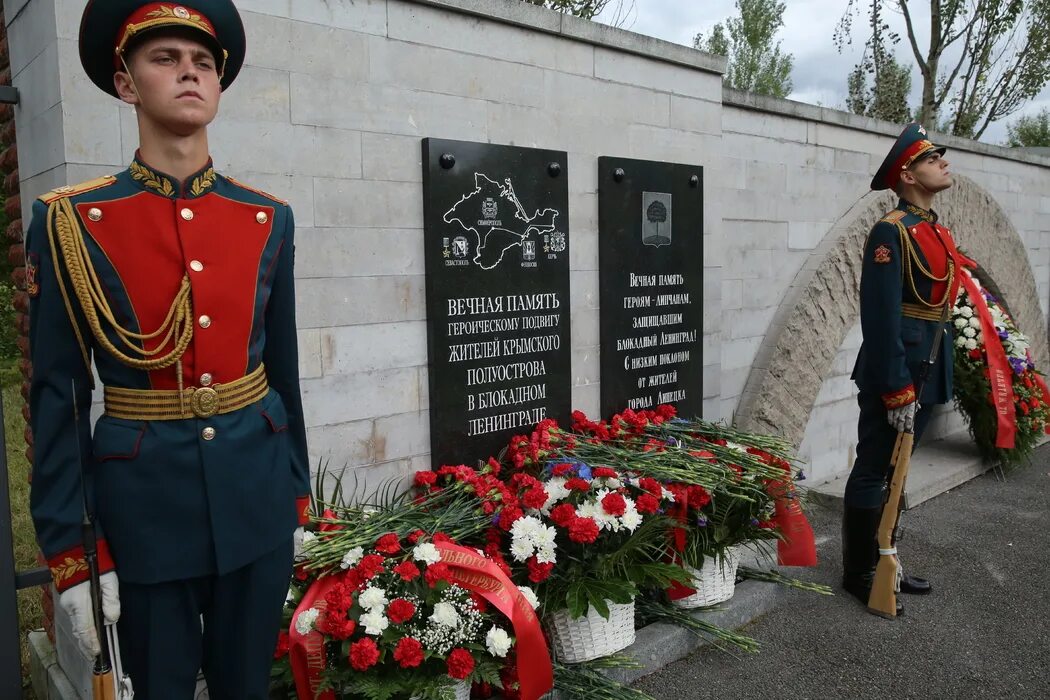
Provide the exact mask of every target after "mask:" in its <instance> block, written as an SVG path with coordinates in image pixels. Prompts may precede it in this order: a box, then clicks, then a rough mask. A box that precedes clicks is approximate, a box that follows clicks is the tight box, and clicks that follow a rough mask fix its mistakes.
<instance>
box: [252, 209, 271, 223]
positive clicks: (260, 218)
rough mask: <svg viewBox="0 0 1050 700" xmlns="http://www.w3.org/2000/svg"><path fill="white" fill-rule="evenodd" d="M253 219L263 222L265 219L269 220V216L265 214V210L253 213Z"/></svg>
mask: <svg viewBox="0 0 1050 700" xmlns="http://www.w3.org/2000/svg"><path fill="white" fill-rule="evenodd" d="M255 220H256V221H258V222H259V223H260V224H265V223H266V222H267V221H269V220H270V217H268V216H267V215H266V212H264V211H261V212H259V213H258V214H256V215H255Z"/></svg>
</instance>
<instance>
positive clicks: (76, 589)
mask: <svg viewBox="0 0 1050 700" xmlns="http://www.w3.org/2000/svg"><path fill="white" fill-rule="evenodd" d="M98 582H99V587H100V588H101V589H102V617H103V618H105V619H104V623H105V624H107V625H112V624H114V623H115V622H116V621H117V620H118V619H120V593H119V586H118V583H117V572H115V571H110V572H107V573H105V574H102V575H101V576H100V577H99V579H98ZM58 604H59V605H60V606H61V607H62V610H63V611H65V613H66V615H68V616H69V620H70V622H71V623H72V624H73V636H74V637H75V638H76V640H77V644H79V645H80V649H81V651H83V652H84V653H85V654H87V655H88V657H89V658H92V659H93V658H95V657H96V656H98V655H99V654H100V653H101V652H102V647H100V646H99V644H98V634H97V633H96V632H95V614H94V611H93V610H92V607H91V582H90V581H84V582H83V583H78V584H77V585H75V586H73V587H72V588H69V589H67V590H65V591H63V592H62V593H60V594H59V595H58Z"/></svg>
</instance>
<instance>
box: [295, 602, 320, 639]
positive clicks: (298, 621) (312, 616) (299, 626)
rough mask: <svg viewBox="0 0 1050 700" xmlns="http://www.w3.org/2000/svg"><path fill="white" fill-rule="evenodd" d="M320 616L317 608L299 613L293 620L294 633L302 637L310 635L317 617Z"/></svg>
mask: <svg viewBox="0 0 1050 700" xmlns="http://www.w3.org/2000/svg"><path fill="white" fill-rule="evenodd" d="M320 614H321V611H320V610H318V609H317V608H310V609H308V610H303V611H302V612H301V613H299V617H297V618H295V631H296V632H298V633H299V634H302V635H307V634H310V632H312V631H313V629H314V623H315V622H317V616H318V615H320Z"/></svg>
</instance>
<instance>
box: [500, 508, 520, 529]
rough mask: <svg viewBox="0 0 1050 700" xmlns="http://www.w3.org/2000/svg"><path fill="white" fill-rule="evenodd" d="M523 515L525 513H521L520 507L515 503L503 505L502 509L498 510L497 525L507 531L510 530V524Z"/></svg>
mask: <svg viewBox="0 0 1050 700" xmlns="http://www.w3.org/2000/svg"><path fill="white" fill-rule="evenodd" d="M524 516H525V513H523V512H522V511H521V508H519V507H518V506H517V505H513V504H510V505H506V506H504V507H503V510H502V511H500V514H499V526H500V527H501V528H502V529H504V530H506V531H507V532H510V528H511V525H513V524H514V523H515V521H517V520H520V519H521V518H523V517H524Z"/></svg>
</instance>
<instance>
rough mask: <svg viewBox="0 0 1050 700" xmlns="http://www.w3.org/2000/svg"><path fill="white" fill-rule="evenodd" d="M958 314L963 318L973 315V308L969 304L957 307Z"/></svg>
mask: <svg viewBox="0 0 1050 700" xmlns="http://www.w3.org/2000/svg"><path fill="white" fill-rule="evenodd" d="M959 315H960V316H963V317H965V318H970V317H971V316H973V309H971V308H970V307H969V306H964V307H962V308H960V309H959Z"/></svg>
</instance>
